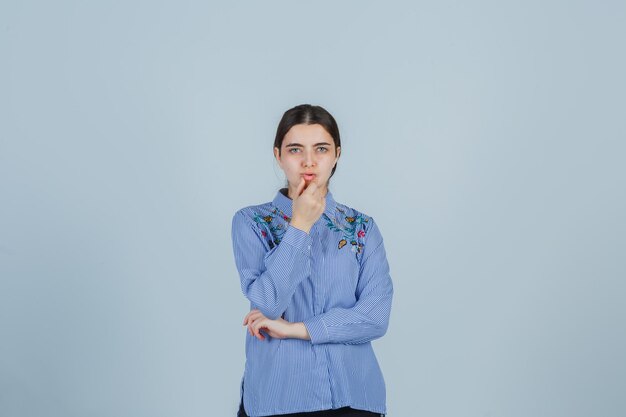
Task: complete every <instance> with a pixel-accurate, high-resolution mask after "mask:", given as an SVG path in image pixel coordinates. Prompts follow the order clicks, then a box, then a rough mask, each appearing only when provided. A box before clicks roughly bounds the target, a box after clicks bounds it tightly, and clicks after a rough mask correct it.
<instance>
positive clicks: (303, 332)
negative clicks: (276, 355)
mask: <svg viewBox="0 0 626 417" xmlns="http://www.w3.org/2000/svg"><path fill="white" fill-rule="evenodd" d="M290 327H291V338H292V339H302V340H311V337H310V336H309V332H308V330H307V329H306V326H305V325H304V323H302V322H297V323H291V326H290Z"/></svg>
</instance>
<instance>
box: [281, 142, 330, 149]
mask: <svg viewBox="0 0 626 417" xmlns="http://www.w3.org/2000/svg"><path fill="white" fill-rule="evenodd" d="M321 145H326V146H330V143H328V142H320V143H316V144H315V145H313V146H321ZM298 146H299V147H301V148H304V145H301V144H299V143H290V144H289V145H285V148H295V147H298Z"/></svg>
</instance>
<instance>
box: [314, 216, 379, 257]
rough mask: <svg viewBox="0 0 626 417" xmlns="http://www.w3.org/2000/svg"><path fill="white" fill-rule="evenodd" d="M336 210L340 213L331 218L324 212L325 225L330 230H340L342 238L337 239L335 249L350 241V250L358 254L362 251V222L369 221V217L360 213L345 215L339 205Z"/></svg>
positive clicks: (363, 232) (363, 231)
mask: <svg viewBox="0 0 626 417" xmlns="http://www.w3.org/2000/svg"><path fill="white" fill-rule="evenodd" d="M337 211H338V212H339V213H341V215H340V216H335V217H334V218H332V219H331V218H330V217H329V216H328V215H326V213H324V217H325V219H326V226H327V227H328V228H329V229H330V230H333V231H336V232H341V234H342V239H341V240H339V243H338V244H337V249H341V248H343V247H344V246H346V245H347V244H348V242H350V250H351V251H352V252H354V253H355V254H360V253H361V252H362V251H363V238H364V237H365V230H364V224H365V223H367V222H368V221H369V217H366V216H364V215H361V214H357V215H355V216H346V215H345V214H346V213H345V210H342V209H340V208H339V207H337ZM340 218H341V219H343V220H345V223H344V222H341V221H339V219H340Z"/></svg>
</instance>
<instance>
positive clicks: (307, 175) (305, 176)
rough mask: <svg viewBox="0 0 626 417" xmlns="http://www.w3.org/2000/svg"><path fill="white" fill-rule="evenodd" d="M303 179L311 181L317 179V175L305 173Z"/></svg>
mask: <svg viewBox="0 0 626 417" xmlns="http://www.w3.org/2000/svg"><path fill="white" fill-rule="evenodd" d="M302 178H304V180H305V181H311V180H312V179H313V178H315V174H307V173H304V174H302Z"/></svg>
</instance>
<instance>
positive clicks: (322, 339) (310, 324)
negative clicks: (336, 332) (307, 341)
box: [303, 316, 330, 345]
mask: <svg viewBox="0 0 626 417" xmlns="http://www.w3.org/2000/svg"><path fill="white" fill-rule="evenodd" d="M303 323H304V327H306V330H307V331H308V332H309V336H310V337H311V343H312V344H314V345H317V344H320V343H328V342H329V341H330V337H329V336H328V330H326V324H325V323H324V320H322V318H321V317H319V316H313V317H311V318H310V319H306V320H304V321H303Z"/></svg>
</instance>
